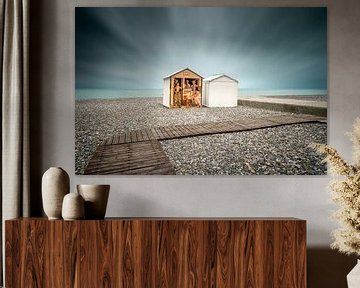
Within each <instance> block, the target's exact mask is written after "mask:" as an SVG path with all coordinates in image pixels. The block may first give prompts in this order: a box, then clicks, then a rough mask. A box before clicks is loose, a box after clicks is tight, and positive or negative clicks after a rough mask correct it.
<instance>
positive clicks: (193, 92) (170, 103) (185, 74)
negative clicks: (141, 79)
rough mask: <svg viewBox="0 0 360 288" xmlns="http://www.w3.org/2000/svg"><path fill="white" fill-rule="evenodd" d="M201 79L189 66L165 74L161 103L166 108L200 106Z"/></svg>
mask: <svg viewBox="0 0 360 288" xmlns="http://www.w3.org/2000/svg"><path fill="white" fill-rule="evenodd" d="M202 79H203V77H201V76H200V75H199V74H197V73H195V72H194V71H192V70H191V69H189V68H185V69H182V70H180V71H177V72H174V73H172V74H170V75H168V76H165V77H164V88H163V105H164V106H166V107H168V108H180V107H201V105H202Z"/></svg>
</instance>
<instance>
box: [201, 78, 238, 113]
mask: <svg viewBox="0 0 360 288" xmlns="http://www.w3.org/2000/svg"><path fill="white" fill-rule="evenodd" d="M208 85H209V86H208V87H209V89H207V90H206V89H205V93H206V94H205V97H206V101H208V102H209V103H208V107H235V106H237V98H238V83H237V82H235V81H233V80H231V79H229V78H227V77H220V78H219V79H215V80H213V81H210V82H209V84H208Z"/></svg>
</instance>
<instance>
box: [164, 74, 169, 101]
mask: <svg viewBox="0 0 360 288" xmlns="http://www.w3.org/2000/svg"><path fill="white" fill-rule="evenodd" d="M163 105H164V106H166V107H170V78H167V79H164V87H163Z"/></svg>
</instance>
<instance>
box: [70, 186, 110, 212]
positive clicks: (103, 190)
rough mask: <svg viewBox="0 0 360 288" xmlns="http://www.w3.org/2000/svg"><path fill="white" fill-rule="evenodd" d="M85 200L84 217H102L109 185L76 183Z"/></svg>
mask: <svg viewBox="0 0 360 288" xmlns="http://www.w3.org/2000/svg"><path fill="white" fill-rule="evenodd" d="M77 191H78V192H79V194H80V195H81V196H82V197H83V198H84V201H85V219H104V217H105V213H106V206H107V202H108V198H109V191H110V185H87V184H81V185H77Z"/></svg>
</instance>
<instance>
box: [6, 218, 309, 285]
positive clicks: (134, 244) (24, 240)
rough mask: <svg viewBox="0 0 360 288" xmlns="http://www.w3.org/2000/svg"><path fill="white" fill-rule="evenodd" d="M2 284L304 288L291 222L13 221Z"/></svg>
mask: <svg viewBox="0 0 360 288" xmlns="http://www.w3.org/2000/svg"><path fill="white" fill-rule="evenodd" d="M5 229H6V235H5V238H6V242H5V243H6V287H8V288H10V287H86V288H91V287H94V288H99V287H156V288H158V287H170V288H175V287H181V288H182V287H200V288H201V287H227V288H229V287H241V288H252V287H256V288H257V287H275V288H277V287H284V288H289V287H292V288H303V287H306V222H305V221H303V220H297V219H276V220H274V219H265V218H264V219H235V218H234V219H204V218H201V219H196V218H195V219H176V218H173V219H166V218H161V219H152V218H148V219H146V218H144V219H136V218H135V219H111V220H110V219H109V220H83V221H62V220H52V221H48V220H46V219H41V218H37V219H31V218H28V219H26V218H24V219H16V220H8V221H6V223H5Z"/></svg>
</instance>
